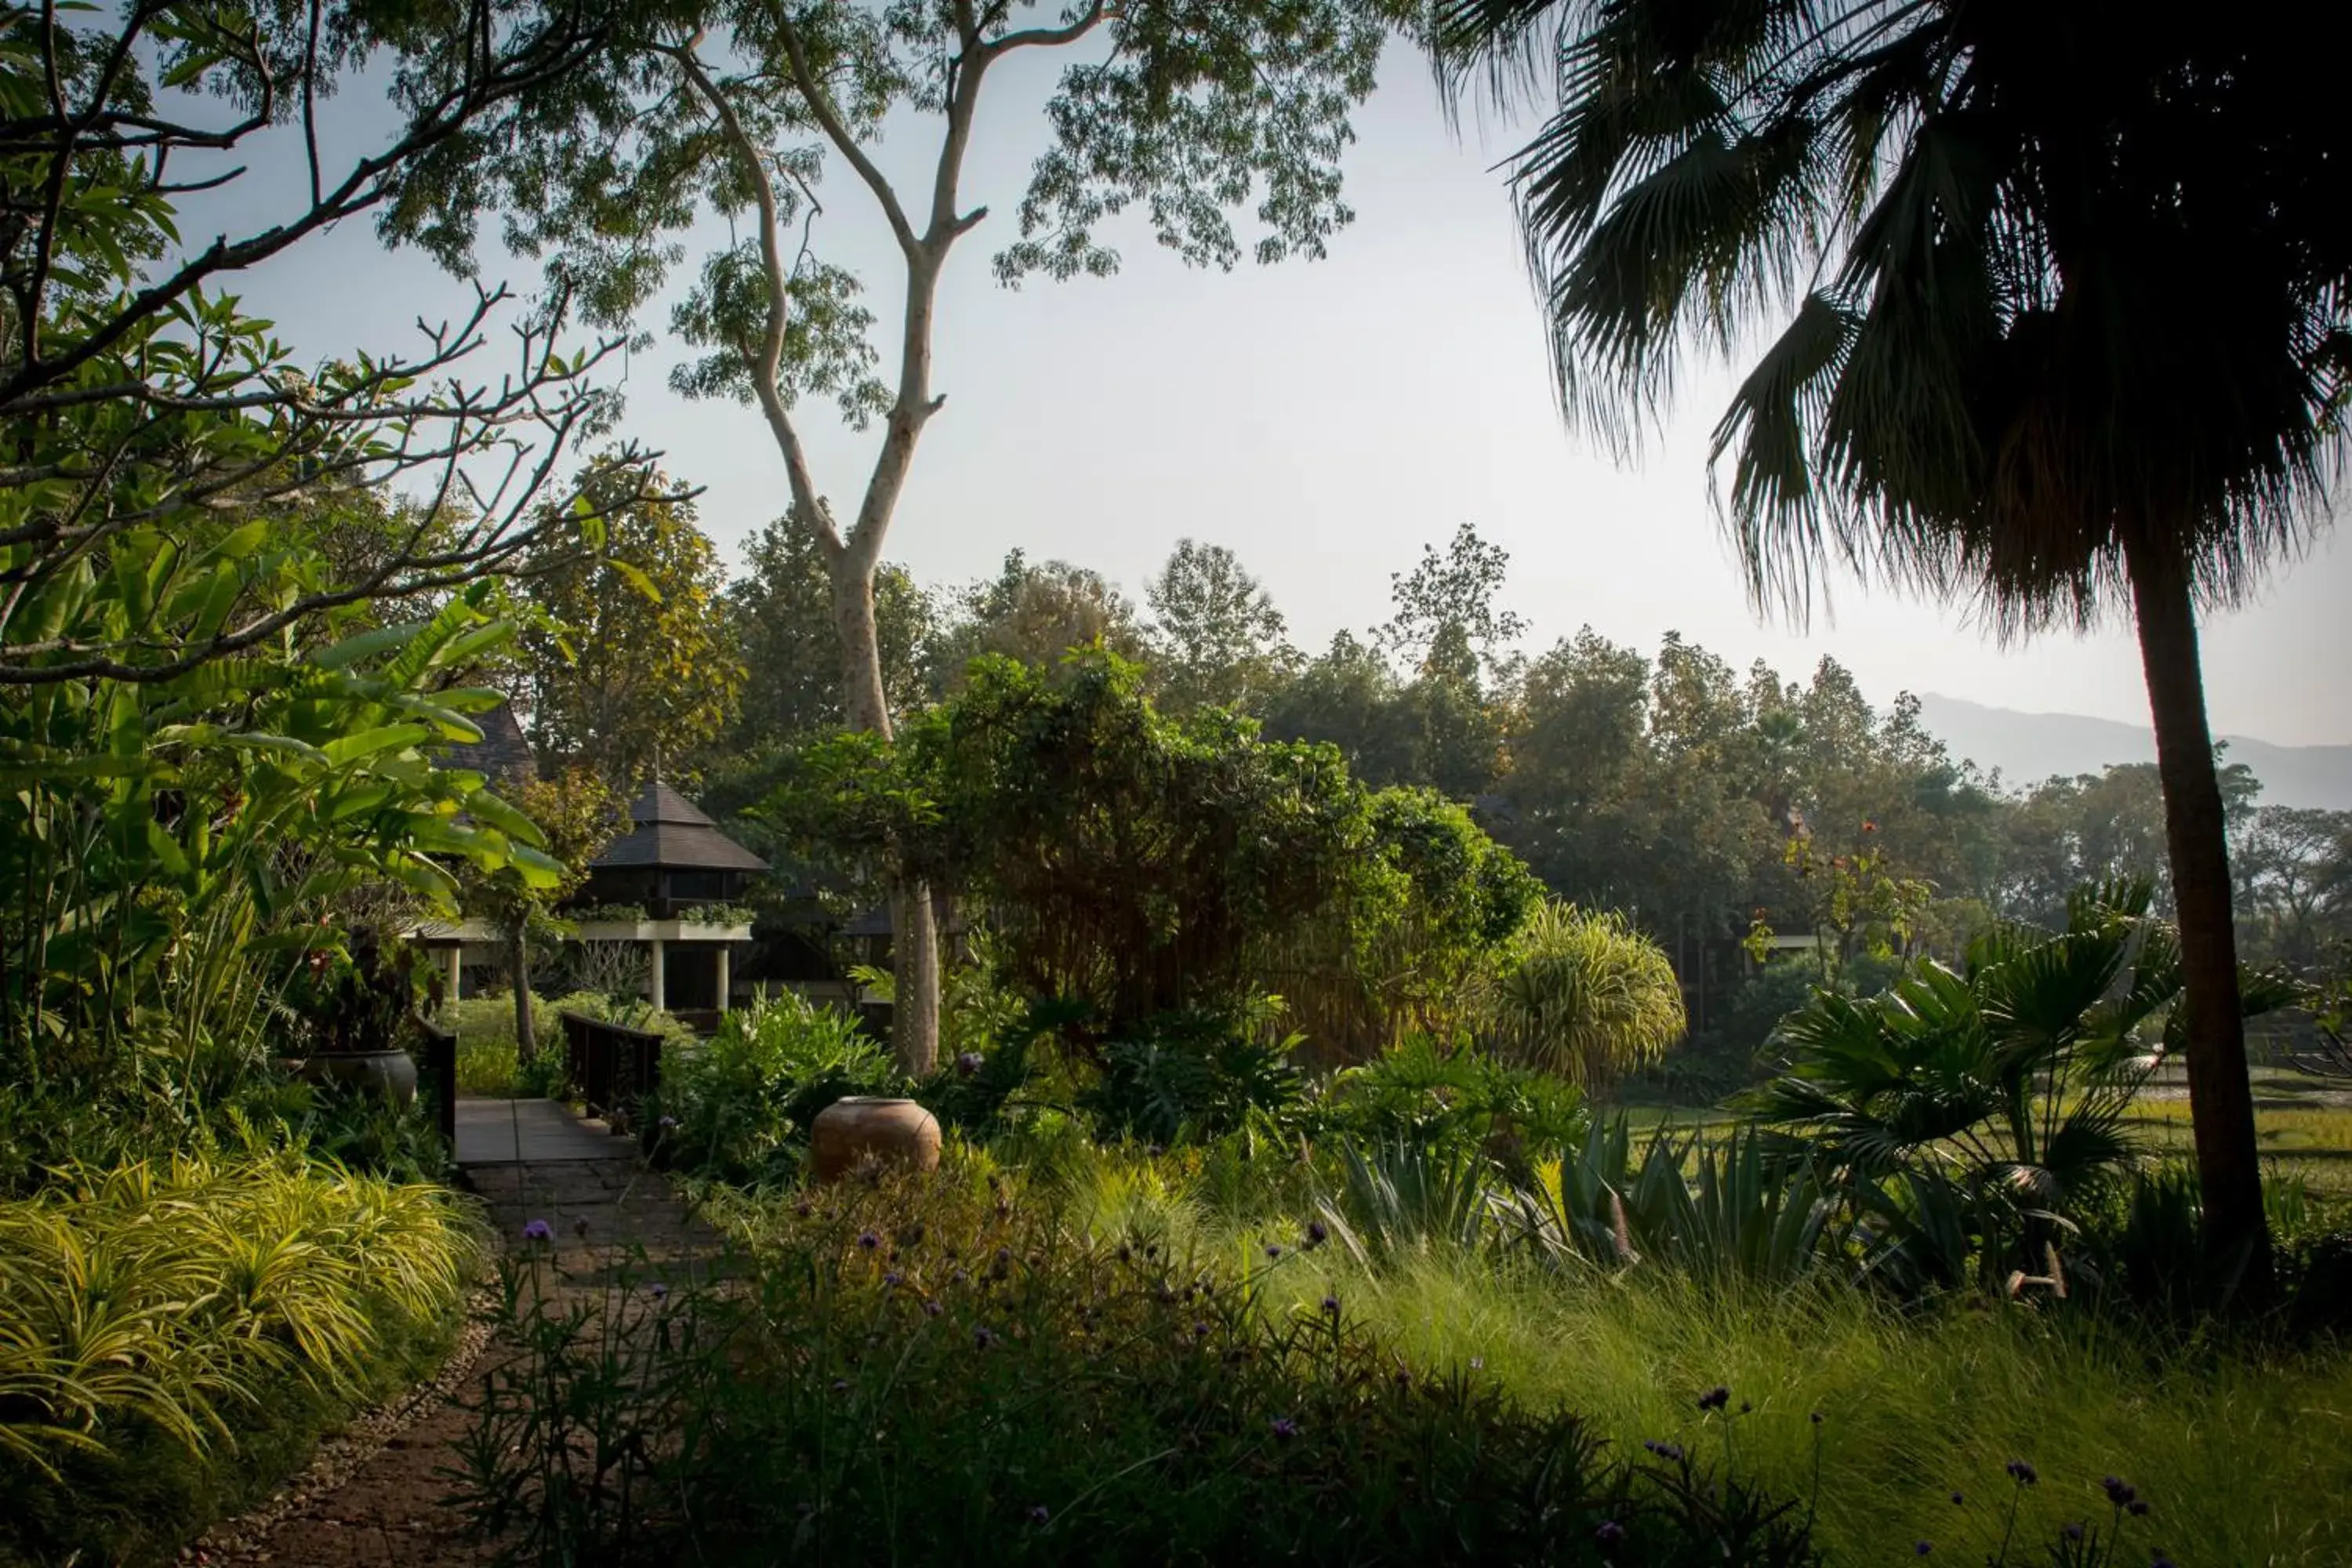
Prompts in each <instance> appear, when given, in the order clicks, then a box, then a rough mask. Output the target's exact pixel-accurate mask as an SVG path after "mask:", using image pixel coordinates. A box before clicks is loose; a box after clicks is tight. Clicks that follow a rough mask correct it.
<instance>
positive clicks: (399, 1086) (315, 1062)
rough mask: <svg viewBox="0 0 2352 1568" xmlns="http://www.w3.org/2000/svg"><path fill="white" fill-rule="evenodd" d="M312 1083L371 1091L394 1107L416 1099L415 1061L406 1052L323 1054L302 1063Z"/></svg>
mask: <svg viewBox="0 0 2352 1568" xmlns="http://www.w3.org/2000/svg"><path fill="white" fill-rule="evenodd" d="M299 1076H300V1077H301V1078H302V1079H304V1080H305V1081H307V1082H310V1083H321V1084H332V1085H334V1086H335V1087H337V1088H339V1089H363V1090H369V1091H372V1092H373V1093H376V1094H381V1095H383V1097H384V1098H385V1099H387V1100H391V1101H392V1102H393V1103H394V1105H406V1104H408V1103H409V1102H410V1101H411V1100H415V1098H416V1058H415V1057H412V1056H410V1055H409V1054H408V1053H407V1052H406V1051H320V1053H319V1054H318V1055H317V1056H314V1057H312V1058H310V1059H309V1060H307V1061H305V1062H304V1063H303V1064H302V1067H301V1071H300V1074H299Z"/></svg>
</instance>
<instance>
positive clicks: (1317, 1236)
mask: <svg viewBox="0 0 2352 1568" xmlns="http://www.w3.org/2000/svg"><path fill="white" fill-rule="evenodd" d="M1330 1239H1331V1232H1330V1230H1329V1229H1328V1227H1327V1226H1325V1225H1324V1224H1323V1222H1322V1221H1321V1220H1319V1219H1310V1220H1308V1221H1307V1239H1306V1240H1305V1241H1304V1242H1302V1243H1300V1245H1301V1246H1303V1247H1320V1246H1322V1245H1323V1244H1324V1243H1325V1242H1327V1241H1328V1240H1330Z"/></svg>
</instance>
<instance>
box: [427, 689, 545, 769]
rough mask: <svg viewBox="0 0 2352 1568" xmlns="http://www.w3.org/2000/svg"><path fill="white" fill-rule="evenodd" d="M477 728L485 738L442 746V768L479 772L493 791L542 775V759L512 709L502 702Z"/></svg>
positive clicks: (477, 724)
mask: <svg viewBox="0 0 2352 1568" xmlns="http://www.w3.org/2000/svg"><path fill="white" fill-rule="evenodd" d="M474 727H475V728H476V729H478V730H479V731H481V732H482V738H481V739H480V740H478V741H467V742H462V743H460V744H457V745H453V746H445V747H443V748H442V749H441V759H440V763H439V765H440V766H442V767H445V768H463V769H465V770H467V772H469V773H479V774H481V775H482V776H483V777H484V778H485V779H487V780H488V781H489V784H490V787H491V788H492V789H511V788H513V787H514V786H515V785H517V784H525V783H528V782H529V781H530V780H531V779H533V778H536V777H537V776H538V775H539V758H538V757H537V756H536V755H534V754H533V753H532V752H531V749H530V741H529V740H528V739H527V738H525V736H524V735H523V732H522V721H520V719H517V718H516V717H515V711H514V709H513V708H511V707H509V705H508V704H506V703H504V702H501V703H499V705H498V706H497V707H496V708H493V709H491V710H489V711H488V712H487V713H484V714H481V715H480V716H478V718H476V719H475V721H474Z"/></svg>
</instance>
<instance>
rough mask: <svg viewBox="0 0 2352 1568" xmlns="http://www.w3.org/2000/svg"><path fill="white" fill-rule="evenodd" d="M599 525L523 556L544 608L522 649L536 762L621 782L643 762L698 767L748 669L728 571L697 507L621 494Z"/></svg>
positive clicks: (681, 770) (623, 785) (635, 777)
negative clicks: (596, 545)
mask: <svg viewBox="0 0 2352 1568" xmlns="http://www.w3.org/2000/svg"><path fill="white" fill-rule="evenodd" d="M591 493H592V494H593V489H592V491H591ZM603 522H604V548H603V550H601V551H600V552H596V553H595V554H593V555H583V554H582V553H581V552H578V551H577V550H574V549H571V548H568V547H567V546H566V545H565V544H564V542H562V541H561V540H551V541H549V542H547V544H546V545H545V546H543V547H542V549H541V552H539V555H538V557H537V558H534V559H531V560H529V561H526V562H525V563H522V564H523V570H524V572H525V573H526V575H525V576H524V577H523V578H522V580H521V583H520V591H521V593H522V594H523V595H525V596H526V597H527V598H528V599H529V601H530V604H531V605H533V606H535V608H536V609H537V610H538V611H539V612H540V615H539V616H537V617H536V618H534V620H533V621H532V622H531V623H530V626H528V627H527V629H526V631H525V634H524V636H523V637H522V640H521V645H520V658H521V663H522V674H523V678H524V679H525V681H526V682H527V683H528V685H529V689H530V715H531V725H532V730H533V734H532V742H533V744H534V745H535V747H536V748H537V750H538V751H539V752H540V754H541V757H542V759H557V760H560V761H562V763H566V764H570V765H573V766H580V767H586V768H590V769H593V771H594V772H595V773H597V774H599V775H600V776H601V777H602V778H603V779H604V782H605V783H606V784H608V785H610V786H611V787H613V788H614V789H615V790H621V791H626V790H630V789H633V788H635V785H636V784H638V783H639V782H640V781H641V780H643V779H644V778H645V776H646V774H647V773H653V772H656V771H659V770H663V769H667V772H668V773H669V774H670V776H672V777H682V776H687V775H688V773H691V772H692V770H693V768H694V766H695V763H696V760H697V758H698V756H699V754H700V753H701V752H702V751H703V750H704V748H706V747H708V746H709V744H710V743H711V742H714V741H716V740H717V739H718V738H719V736H720V735H721V734H722V733H724V732H725V731H726V730H727V729H728V727H729V726H730V725H731V724H732V723H733V722H734V720H735V712H736V702H737V700H738V697H739V695H740V691H741V689H742V685H743V679H744V668H743V663H742V658H741V651H740V648H739V647H737V646H736V643H735V639H734V637H733V635H732V627H731V626H730V625H729V623H728V621H727V620H726V618H725V617H724V616H721V615H720V614H719V595H720V592H721V587H722V584H723V582H724V579H725V575H726V573H725V569H724V567H722V566H721V565H720V563H719V551H718V547H717V546H716V545H714V544H713V543H712V542H710V539H709V535H707V534H705V533H704V532H703V531H702V530H701V529H700V528H699V527H698V526H697V524H696V521H695V512H694V507H693V504H692V503H691V502H690V501H686V500H658V499H646V498H642V497H640V498H635V499H632V498H631V497H629V496H627V495H626V494H622V495H616V496H614V498H612V499H611V500H609V502H608V503H607V504H606V505H605V506H604V517H603Z"/></svg>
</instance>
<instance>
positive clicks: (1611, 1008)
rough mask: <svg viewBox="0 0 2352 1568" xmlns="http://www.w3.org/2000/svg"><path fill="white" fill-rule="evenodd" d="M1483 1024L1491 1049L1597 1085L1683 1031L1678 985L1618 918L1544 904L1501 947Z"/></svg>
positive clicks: (1656, 952)
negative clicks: (1492, 1041) (1492, 1042)
mask: <svg viewBox="0 0 2352 1568" xmlns="http://www.w3.org/2000/svg"><path fill="white" fill-rule="evenodd" d="M1485 1023H1486V1027H1487V1029H1489V1030H1490V1031H1491V1032H1492V1034H1493V1037H1494V1039H1495V1042H1496V1046H1497V1047H1498V1048H1500V1049H1502V1050H1504V1051H1506V1052H1507V1053H1508V1054H1510V1055H1513V1056H1516V1057H1517V1058H1520V1059H1522V1060H1525V1061H1529V1062H1534V1063H1537V1064H1538V1065H1540V1066H1542V1067H1545V1068H1549V1069H1550V1070H1551V1071H1553V1072H1556V1073H1558V1074H1559V1075H1560V1076H1561V1077H1562V1078H1565V1079H1568V1080H1569V1081H1570V1082H1571V1083H1578V1084H1583V1085H1586V1086H1588V1087H1592V1086H1598V1085H1601V1084H1605V1083H1607V1082H1608V1081H1609V1080H1611V1079H1615V1078H1619V1077H1622V1075H1623V1074H1625V1073H1627V1072H1630V1071H1632V1070H1633V1068H1638V1067H1643V1066H1645V1065H1646V1064H1648V1063H1651V1062H1654V1061H1656V1060H1657V1059H1658V1058H1661V1057H1663V1056H1664V1055H1665V1052H1666V1047H1668V1046H1671V1045H1673V1044H1674V1043H1675V1041H1676V1040H1679V1039H1681V1038H1682V1037H1683V1029H1684V1017H1683V992H1682V982H1681V981H1680V980H1678V979H1676V978H1675V968H1674V965H1673V963H1670V962H1669V961H1668V960H1667V958H1666V953H1665V950H1664V948H1661V947H1660V946H1659V945H1658V944H1657V943H1656V942H1652V941H1651V940H1650V939H1649V938H1648V937H1646V936H1643V934H1642V933H1641V932H1640V931H1636V930H1635V929H1634V928H1633V922H1632V921H1628V920H1627V919H1626V918H1625V917H1624V916H1623V915H1621V914H1617V913H1614V912H1611V911H1597V910H1579V909H1576V908H1573V907H1571V906H1570V905H1566V904H1547V905H1545V906H1544V907H1543V908H1542V909H1541V910H1538V911H1537V913H1536V917H1535V919H1534V920H1532V921H1529V922H1528V926H1527V929H1526V930H1524V931H1521V932H1519V934H1518V936H1517V939H1516V940H1515V941H1514V942H1512V943H1511V945H1510V947H1509V949H1508V951H1507V952H1506V953H1505V954H1504V956H1503V959H1502V962H1501V964H1500V966H1499V968H1498V970H1497V972H1496V974H1495V976H1494V978H1493V980H1492V981H1491V983H1490V984H1489V985H1488V987H1487V993H1486V1019H1485Z"/></svg>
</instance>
